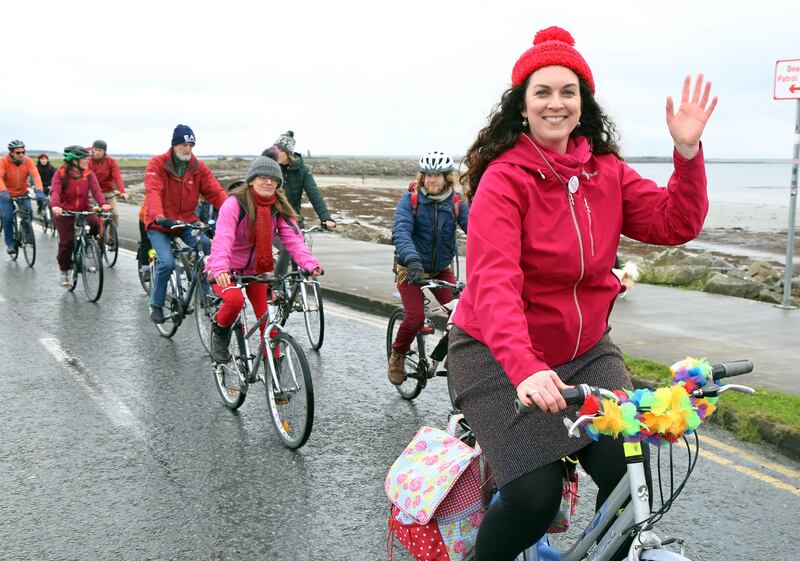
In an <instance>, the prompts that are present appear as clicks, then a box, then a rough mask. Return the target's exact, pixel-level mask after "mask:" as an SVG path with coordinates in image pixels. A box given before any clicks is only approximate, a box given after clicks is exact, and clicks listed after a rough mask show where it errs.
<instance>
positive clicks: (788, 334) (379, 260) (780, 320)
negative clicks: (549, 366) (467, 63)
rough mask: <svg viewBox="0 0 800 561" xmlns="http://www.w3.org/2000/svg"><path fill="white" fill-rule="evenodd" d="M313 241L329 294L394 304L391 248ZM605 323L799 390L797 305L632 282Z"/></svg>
mask: <svg viewBox="0 0 800 561" xmlns="http://www.w3.org/2000/svg"><path fill="white" fill-rule="evenodd" d="M120 206H121V207H123V210H122V214H123V218H122V222H123V227H122V229H121V230H122V232H121V234H122V237H123V238H126V239H125V240H124V241H123V244H124V245H125V246H127V247H129V248H132V249H135V243H136V242H135V241H134V240H138V231H136V223H137V222H136V220H137V219H136V208H135V207H133V206H131V205H120ZM313 240H314V243H313V251H314V255H315V256H316V257H317V258H318V259H319V261H320V262H321V263H322V265H323V266H324V267H325V275H324V276H323V277H322V279H321V280H322V286H323V289H324V290H325V294H326V296H327V297H330V298H331V299H333V300H336V301H339V302H341V303H344V304H348V305H350V306H353V307H356V308H360V309H362V310H365V311H369V312H373V313H378V314H383V315H388V314H389V313H390V312H391V310H392V309H394V308H395V307H396V306H398V305H399V300H398V299H396V298H395V297H394V296H393V295H392V293H393V292H394V291H395V290H396V288H395V285H394V275H393V274H392V255H393V251H394V250H393V248H392V247H391V246H387V245H380V244H375V243H370V242H361V241H356V240H351V239H347V238H344V237H342V236H340V235H338V234H335V233H327V232H324V233H317V234H315V235H314V238H313ZM462 264H463V260H462ZM461 278H462V279H463V278H464V273H463V267H462V274H461ZM610 323H611V326H612V331H611V337H612V339H613V340H614V342H615V343H616V344H617V345H619V346H620V347H621V348H622V350H623V351H624V352H625V353H627V354H630V355H631V356H635V357H638V358H647V359H651V360H656V361H659V362H662V363H664V364H672V363H673V362H676V361H678V360H680V359H682V358H684V357H686V356H694V357H706V358H708V359H709V360H710V361H711V362H719V361H724V360H736V359H743V358H747V359H750V360H752V361H753V363H754V364H755V369H754V372H753V373H752V374H748V375H746V376H741V377H738V378H737V379H738V380H740V381H741V383H743V384H749V385H754V386H760V387H762V388H766V389H775V390H780V391H784V392H788V393H793V394H795V395H800V309H797V310H783V309H781V308H777V307H775V306H773V305H771V304H767V303H764V302H756V301H754V300H747V299H743V298H734V297H731V296H721V295H717V294H707V293H704V292H699V291H690V290H681V289H677V288H668V287H663V286H654V285H646V284H637V285H636V286H635V287H634V289H633V290H632V291H631V293H630V294H629V295H628V297H627V298H626V299H624V300H622V299H620V300H618V301H617V303H616V305H615V306H614V312H613V313H612V315H611V321H610Z"/></svg>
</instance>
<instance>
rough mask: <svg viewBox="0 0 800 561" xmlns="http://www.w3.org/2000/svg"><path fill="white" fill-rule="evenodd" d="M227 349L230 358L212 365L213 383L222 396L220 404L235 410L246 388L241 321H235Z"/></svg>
mask: <svg viewBox="0 0 800 561" xmlns="http://www.w3.org/2000/svg"><path fill="white" fill-rule="evenodd" d="M228 350H229V351H230V353H231V360H230V361H228V362H226V363H224V364H216V365H215V366H214V382H215V383H214V385H215V386H216V388H217V391H218V392H219V396H220V397H221V398H222V404H223V405H224V406H225V407H227V408H228V409H230V410H231V411H235V410H236V409H239V407H241V406H242V403H244V398H245V397H247V388H248V384H247V353H246V352H245V346H244V333H243V332H242V324H241V323H238V322H237V323H236V325H235V326H234V328H233V333H232V337H231V342H230V345H228Z"/></svg>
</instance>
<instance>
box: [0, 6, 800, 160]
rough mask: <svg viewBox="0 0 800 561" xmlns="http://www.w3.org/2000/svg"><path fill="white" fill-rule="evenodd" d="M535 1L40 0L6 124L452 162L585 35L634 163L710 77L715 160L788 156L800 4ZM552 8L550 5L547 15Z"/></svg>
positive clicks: (204, 145)
mask: <svg viewBox="0 0 800 561" xmlns="http://www.w3.org/2000/svg"><path fill="white" fill-rule="evenodd" d="M557 11H558V12H568V13H565V14H562V13H559V14H558V15H548V16H543V15H542V13H543V10H542V6H541V5H539V4H535V3H528V4H519V3H518V2H494V3H492V4H491V5H487V4H486V3H485V2H482V3H478V2H475V1H472V0H467V1H463V2H455V1H450V0H446V1H439V2H429V1H428V2H418V1H413V0H412V1H409V2H404V3H402V4H397V3H392V4H387V3H378V2H360V1H349V0H342V1H340V2H336V3H317V2H307V3H306V4H304V5H303V7H302V10H300V9H298V8H296V7H294V6H293V5H291V4H286V3H280V4H279V3H274V2H242V1H238V0H229V1H228V2H225V3H224V4H219V3H214V4H206V3H202V2H198V3H194V4H186V3H170V2H153V1H151V0H144V1H141V2H137V3H130V2H119V1H115V0H108V1H107V2H104V3H103V5H102V7H100V8H98V9H94V8H93V7H88V8H86V9H83V8H82V9H80V10H76V9H74V7H72V6H66V5H65V4H63V3H61V2H55V1H52V0H44V1H42V2H39V3H38V4H37V13H38V14H46V17H35V18H33V19H31V18H30V17H29V16H28V15H25V16H24V17H22V16H20V17H21V18H22V19H21V23H22V24H21V25H6V26H5V27H4V33H5V34H6V35H4V44H6V45H14V44H19V45H24V53H25V61H24V63H21V64H18V65H17V66H15V68H14V72H13V75H12V74H6V76H5V79H4V80H3V81H2V82H0V123H2V127H1V129H0V130H2V131H3V133H4V134H5V135H6V136H7V137H8V138H16V137H20V138H24V139H26V142H28V143H29V144H30V145H31V146H35V147H37V148H47V149H60V148H61V147H62V146H64V145H67V144H73V143H75V142H78V143H87V144H88V143H90V142H91V141H92V140H93V139H94V138H96V137H102V138H105V139H106V140H107V141H108V142H109V147H110V151H111V152H112V153H120V152H149V153H155V152H160V151H162V150H164V149H165V148H166V147H167V146H168V143H169V139H170V137H171V131H172V128H173V127H174V126H175V125H176V124H177V123H179V122H181V123H186V124H189V125H190V126H192V127H193V128H194V130H195V132H196V133H197V137H198V152H199V153H201V154H202V153H221V154H236V153H248V154H253V153H257V152H260V150H261V149H263V147H264V146H265V145H266V144H267V143H269V142H271V141H272V140H273V139H274V138H275V137H276V136H277V135H278V134H279V133H281V132H283V131H285V130H286V129H289V128H291V129H292V130H294V131H295V132H296V133H297V138H298V149H300V150H302V151H306V150H311V151H312V153H315V154H324V153H329V154H331V153H336V154H408V155H415V154H419V153H421V152H424V151H426V150H429V149H430V148H431V147H439V148H441V149H444V150H447V151H449V152H452V153H454V154H461V153H463V152H464V151H465V150H466V148H467V147H468V146H469V145H470V144H471V143H472V141H473V140H474V138H475V135H476V133H477V131H478V129H479V128H480V127H481V126H482V125H483V124H484V123H485V120H486V116H487V115H488V113H489V111H490V110H491V108H492V107H493V106H494V105H495V104H496V103H497V101H498V100H499V97H500V93H501V92H502V91H503V89H505V87H507V86H508V84H509V81H510V71H511V67H512V65H513V63H514V61H515V60H516V58H517V57H518V56H519V55H520V54H521V53H522V52H523V51H524V50H525V49H526V48H528V47H529V46H530V44H531V41H532V38H533V35H534V33H535V32H536V30H538V29H540V28H543V27H546V26H549V25H554V24H557V25H561V26H562V27H565V28H566V29H568V30H569V31H570V32H571V33H572V35H573V36H574V37H575V39H576V47H577V48H578V49H579V50H580V51H581V53H582V54H583V55H584V57H585V58H586V60H587V61H588V62H589V64H590V66H591V68H592V71H593V73H594V75H595V80H596V83H597V85H598V98H599V99H600V101H601V102H602V103H603V105H604V107H605V108H606V109H607V111H608V112H609V114H610V115H612V117H613V118H614V119H615V121H616V122H617V123H618V125H619V130H620V132H621V133H622V136H623V138H622V140H623V146H624V148H625V151H626V153H627V154H630V155H646V154H652V155H668V154H669V153H670V152H671V139H670V138H669V134H668V132H667V130H666V125H665V124H664V100H665V98H666V96H667V95H672V96H673V97H674V98H678V97H679V96H680V86H681V80H682V78H683V76H684V75H685V74H687V73H696V72H699V71H704V72H705V73H706V75H707V77H708V78H710V79H711V80H712V81H713V83H714V90H715V93H718V94H719V96H720V105H719V107H718V109H717V112H716V113H715V115H714V116H713V117H712V121H711V122H710V124H709V126H708V129H707V132H706V135H705V137H704V139H705V142H706V146H707V149H708V150H709V151H710V152H713V153H714V154H716V155H718V156H720V157H788V155H789V154H790V150H791V141H792V139H791V135H792V129H793V123H794V104H793V103H792V102H787V101H773V100H772V79H773V72H774V63H775V60H777V59H779V58H800V49H798V46H797V45H798V43H797V41H796V38H795V33H796V30H795V28H796V26H794V25H791V23H792V22H796V21H798V18H799V17H800V5H798V3H797V2H789V1H785V2H771V3H769V6H768V7H764V6H751V7H745V8H740V9H733V8H732V7H731V6H730V4H729V3H722V2H718V1H712V2H703V3H698V2H689V1H687V0H680V1H678V2H673V3H671V4H670V5H669V6H662V5H655V4H652V3H642V2H634V1H632V0H626V1H623V2H615V3H613V4H608V3H589V2H575V3H573V4H571V5H570V7H569V10H557ZM548 13H550V12H548Z"/></svg>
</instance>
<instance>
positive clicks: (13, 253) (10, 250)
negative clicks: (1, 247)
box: [6, 247, 17, 259]
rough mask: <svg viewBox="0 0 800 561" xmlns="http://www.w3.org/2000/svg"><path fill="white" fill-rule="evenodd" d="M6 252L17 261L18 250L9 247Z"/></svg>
mask: <svg viewBox="0 0 800 561" xmlns="http://www.w3.org/2000/svg"><path fill="white" fill-rule="evenodd" d="M6 251H7V252H8V256H9V257H10V258H11V259H16V258H17V250H16V248H14V247H9V248H8V249H7V250H6Z"/></svg>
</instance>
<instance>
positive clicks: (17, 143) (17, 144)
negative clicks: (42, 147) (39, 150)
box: [8, 140, 25, 152]
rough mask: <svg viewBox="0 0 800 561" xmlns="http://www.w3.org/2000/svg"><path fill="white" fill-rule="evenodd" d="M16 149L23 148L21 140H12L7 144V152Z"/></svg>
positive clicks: (23, 144)
mask: <svg viewBox="0 0 800 561" xmlns="http://www.w3.org/2000/svg"><path fill="white" fill-rule="evenodd" d="M17 148H25V143H24V142H22V141H21V140H12V141H11V142H9V143H8V151H9V152H11V151H12V150H15V149H17Z"/></svg>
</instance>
